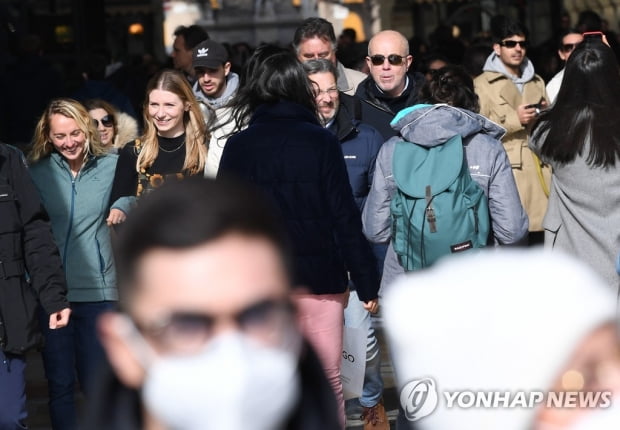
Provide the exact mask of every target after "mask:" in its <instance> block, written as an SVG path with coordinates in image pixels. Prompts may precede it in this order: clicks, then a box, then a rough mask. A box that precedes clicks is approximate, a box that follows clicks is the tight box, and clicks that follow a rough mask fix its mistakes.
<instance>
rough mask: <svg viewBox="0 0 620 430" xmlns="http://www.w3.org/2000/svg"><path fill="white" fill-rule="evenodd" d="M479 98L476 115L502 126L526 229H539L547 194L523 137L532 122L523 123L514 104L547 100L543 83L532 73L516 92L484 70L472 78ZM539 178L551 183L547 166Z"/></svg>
mask: <svg viewBox="0 0 620 430" xmlns="http://www.w3.org/2000/svg"><path fill="white" fill-rule="evenodd" d="M474 87H475V90H476V93H477V94H478V97H479V98H480V114H482V115H484V116H485V117H487V118H489V119H490V120H491V121H493V122H495V123H497V124H499V125H501V126H502V127H504V128H505V129H506V135H505V136H504V138H503V139H502V143H503V144H504V148H505V149H506V153H507V154H508V159H509V160H510V164H511V166H512V173H513V174H514V177H515V182H516V183H517V189H518V190H519V196H520V198H521V204H522V205H523V207H524V208H525V211H526V213H527V215H528V218H529V222H530V224H529V225H530V226H529V230H530V231H542V230H543V227H542V221H543V217H544V216H545V212H546V211H547V202H548V197H547V195H546V194H545V192H544V189H543V184H542V183H541V178H540V174H539V169H538V167H537V164H538V166H540V162H539V161H538V159H537V158H536V159H535V156H534V153H533V152H532V151H531V150H530V149H529V148H528V144H527V140H528V136H529V131H530V130H531V127H532V125H533V124H530V125H528V126H523V125H522V124H521V122H520V121H519V117H518V115H517V106H519V105H520V104H523V103H527V104H531V103H539V102H541V101H542V100H545V101H546V100H547V94H546V92H545V82H544V81H543V79H542V78H541V77H540V76H538V75H534V78H533V79H532V80H531V81H529V82H527V83H526V84H525V85H524V87H523V93H520V92H519V90H518V89H517V87H516V85H515V84H514V83H513V82H512V81H511V80H510V79H508V78H507V77H506V76H504V75H503V74H501V73H498V72H484V73H482V74H481V75H480V76H478V77H477V78H476V79H475V80H474ZM541 170H542V177H543V180H544V183H545V185H546V187H547V189H549V188H550V186H551V169H550V168H549V167H548V166H542V168H541Z"/></svg>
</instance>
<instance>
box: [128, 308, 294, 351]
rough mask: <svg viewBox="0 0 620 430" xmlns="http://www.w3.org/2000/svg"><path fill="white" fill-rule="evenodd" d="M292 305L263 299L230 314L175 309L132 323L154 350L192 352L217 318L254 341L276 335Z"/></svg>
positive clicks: (211, 330)
mask: <svg viewBox="0 0 620 430" xmlns="http://www.w3.org/2000/svg"><path fill="white" fill-rule="evenodd" d="M293 315H294V307H293V304H292V303H291V302H289V301H286V300H272V299H266V300H262V301H259V302H257V303H254V304H252V305H250V306H248V307H247V308H245V309H243V310H241V311H240V312H238V313H236V314H234V315H227V316H220V315H217V316H216V315H208V314H204V313H194V312H175V313H172V314H171V315H169V316H167V317H166V318H163V319H161V320H160V321H157V322H154V323H151V324H148V325H144V324H137V323H136V324H135V325H136V327H137V328H138V330H139V331H140V332H142V333H143V334H144V335H146V336H147V337H148V338H149V339H150V340H151V341H152V342H154V343H155V344H156V345H157V347H158V349H159V350H161V351H167V352H171V353H193V352H196V351H198V350H199V349H200V348H202V347H203V346H204V345H205V343H207V342H208V341H209V340H210V339H211V338H212V337H213V334H214V331H215V329H216V326H217V325H218V324H220V323H221V320H229V321H232V322H233V323H234V324H235V325H236V326H237V327H238V329H239V330H240V331H241V332H242V333H244V334H245V335H247V336H249V337H252V338H255V339H257V340H268V339H270V338H272V337H274V336H279V335H281V334H282V333H283V332H285V331H286V329H287V327H290V326H291V324H292V323H293Z"/></svg>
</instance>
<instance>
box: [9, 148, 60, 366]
mask: <svg viewBox="0 0 620 430" xmlns="http://www.w3.org/2000/svg"><path fill="white" fill-rule="evenodd" d="M26 272H27V273H28V278H29V282H28V281H26ZM66 293H67V289H66V283H65V277H64V274H63V271H62V263H61V260H60V255H59V253H58V248H57V247H56V244H55V243H54V239H53V236H52V231H51V227H50V223H49V218H48V216H47V213H46V212H45V209H43V206H42V205H41V202H40V200H39V193H38V192H37V189H36V188H35V186H34V184H33V182H32V179H31V178H30V173H29V172H28V168H27V167H26V164H25V162H24V158H23V154H22V153H21V152H19V151H18V150H17V149H15V148H12V147H10V146H7V145H5V144H2V143H0V347H1V348H2V350H3V351H5V352H8V353H12V354H23V353H24V352H26V351H27V350H28V349H29V348H32V347H35V346H38V345H39V343H40V341H41V339H42V338H41V334H40V332H39V330H38V326H37V320H36V314H35V308H36V305H37V303H36V298H37V297H38V299H39V301H40V303H41V305H42V306H43V308H44V310H45V311H46V312H47V313H48V314H49V313H53V312H58V311H60V310H62V309H64V308H68V307H69V303H68V302H67V299H66Z"/></svg>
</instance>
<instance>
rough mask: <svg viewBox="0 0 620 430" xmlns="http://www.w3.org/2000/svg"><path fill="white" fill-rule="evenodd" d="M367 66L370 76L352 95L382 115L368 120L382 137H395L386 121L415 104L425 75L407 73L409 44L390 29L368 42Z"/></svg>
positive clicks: (411, 61)
mask: <svg viewBox="0 0 620 430" xmlns="http://www.w3.org/2000/svg"><path fill="white" fill-rule="evenodd" d="M366 63H367V64H368V68H369V69H370V76H368V78H366V79H365V80H364V81H363V82H362V83H361V84H360V85H359V87H358V88H357V91H356V92H355V95H356V96H358V97H359V98H361V99H362V100H366V101H367V102H368V103H370V104H372V105H373V106H375V107H376V108H377V109H378V110H380V111H382V112H383V113H384V115H382V116H379V115H375V116H373V117H370V118H368V122H369V123H370V124H371V125H372V126H373V127H375V128H376V129H377V130H379V131H380V132H381V134H383V135H384V136H385V135H386V134H387V136H388V137H390V136H394V135H396V131H395V130H393V129H392V128H391V127H390V126H389V122H390V121H391V120H392V118H393V117H394V115H396V113H398V111H400V110H401V109H403V108H405V107H407V106H411V105H414V104H416V103H417V102H418V91H419V89H420V88H421V87H422V85H424V82H425V79H424V75H422V74H421V73H417V72H413V73H410V72H409V68H410V67H411V64H412V63H413V56H412V55H410V54H409V42H408V41H407V39H406V38H405V36H403V35H402V34H401V33H399V32H397V31H393V30H386V31H381V32H379V33H377V34H375V35H374V36H373V37H372V38H371V39H370V41H369V43H368V56H367V57H366ZM385 114H387V120H386V116H385Z"/></svg>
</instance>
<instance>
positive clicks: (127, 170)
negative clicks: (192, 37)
mask: <svg viewBox="0 0 620 430" xmlns="http://www.w3.org/2000/svg"><path fill="white" fill-rule="evenodd" d="M143 115H144V124H145V128H144V134H143V135H142V137H141V138H139V139H137V140H136V141H134V142H130V143H128V144H127V145H126V146H125V147H124V148H123V149H122V150H121V151H120V153H119V160H118V166H117V167H116V173H115V177H114V186H113V187H112V198H111V200H110V201H111V202H113V203H114V205H113V209H112V210H111V211H110V217H109V219H108V223H109V224H118V223H121V222H123V221H124V220H125V216H126V213H127V212H128V210H129V208H130V207H131V203H132V202H133V201H134V200H135V197H139V196H140V195H142V194H143V193H145V192H148V191H150V190H152V189H153V188H156V187H158V186H159V185H161V184H162V183H163V182H164V181H166V180H169V179H180V178H183V177H185V176H189V175H196V174H202V173H203V171H204V167H205V161H206V158H207V147H206V142H208V140H209V137H208V133H207V127H206V124H205V122H204V119H203V116H202V113H201V111H200V107H199V106H198V102H197V101H196V98H195V97H194V94H193V93H192V89H191V87H190V86H189V84H188V83H187V81H186V80H185V78H184V77H183V75H182V74H181V73H180V72H178V71H175V70H163V71H161V72H159V73H158V74H157V75H155V76H154V77H153V78H152V79H151V81H150V82H149V84H148V85H147V89H146V100H145V103H144V110H143Z"/></svg>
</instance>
